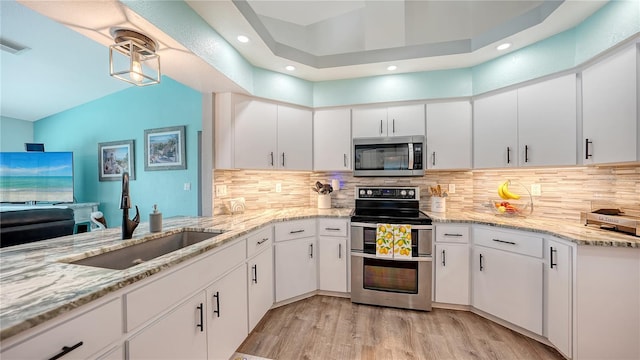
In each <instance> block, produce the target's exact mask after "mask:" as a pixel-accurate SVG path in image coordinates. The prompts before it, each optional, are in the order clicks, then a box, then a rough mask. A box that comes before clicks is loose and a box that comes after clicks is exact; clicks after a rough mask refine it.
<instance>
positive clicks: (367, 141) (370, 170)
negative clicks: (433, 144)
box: [353, 135, 426, 176]
mask: <svg viewBox="0 0 640 360" xmlns="http://www.w3.org/2000/svg"><path fill="white" fill-rule="evenodd" d="M424 143H425V137H424V136H422V135H417V136H397V137H384V138H356V139H353V156H354V161H353V176H424V164H425V161H426V160H425V152H424V149H425V144H424Z"/></svg>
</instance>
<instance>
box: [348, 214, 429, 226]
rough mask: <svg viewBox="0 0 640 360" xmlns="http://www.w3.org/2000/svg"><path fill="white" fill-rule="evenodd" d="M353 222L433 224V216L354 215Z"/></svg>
mask: <svg viewBox="0 0 640 360" xmlns="http://www.w3.org/2000/svg"><path fill="white" fill-rule="evenodd" d="M351 222H360V223H370V224H410V225H431V223H432V221H431V218H430V217H429V216H427V215H425V214H423V213H419V214H418V216H390V215H357V214H355V215H353V216H351Z"/></svg>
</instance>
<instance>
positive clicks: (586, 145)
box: [584, 138, 593, 160]
mask: <svg viewBox="0 0 640 360" xmlns="http://www.w3.org/2000/svg"><path fill="white" fill-rule="evenodd" d="M589 144H591V145H593V141H589V139H588V138H587V139H584V158H585V160H589V158H590V157H592V156H593V154H589Z"/></svg>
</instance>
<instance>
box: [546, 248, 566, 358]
mask: <svg viewBox="0 0 640 360" xmlns="http://www.w3.org/2000/svg"><path fill="white" fill-rule="evenodd" d="M546 258H547V259H548V264H547V266H546V271H547V314H546V322H547V338H549V341H551V343H552V344H553V345H555V346H556V348H557V349H558V350H559V351H560V352H561V353H563V354H564V355H565V356H567V357H569V358H571V350H572V345H571V344H572V341H571V340H572V331H571V330H572V316H571V315H572V313H571V309H572V306H571V302H572V298H571V293H572V276H573V275H572V274H573V272H572V269H573V263H572V251H571V247H570V246H569V245H566V244H563V243H561V242H558V241H553V240H550V241H549V242H548V246H547V254H546Z"/></svg>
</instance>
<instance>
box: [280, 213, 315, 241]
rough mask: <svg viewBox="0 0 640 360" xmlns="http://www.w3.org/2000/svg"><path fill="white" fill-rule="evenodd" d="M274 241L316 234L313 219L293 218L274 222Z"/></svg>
mask: <svg viewBox="0 0 640 360" xmlns="http://www.w3.org/2000/svg"><path fill="white" fill-rule="evenodd" d="M275 229H276V242H277V241H284V240H291V239H298V238H304V237H309V236H315V235H316V221H315V219H308V220H294V221H287V222H283V223H279V224H276V226H275Z"/></svg>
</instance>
